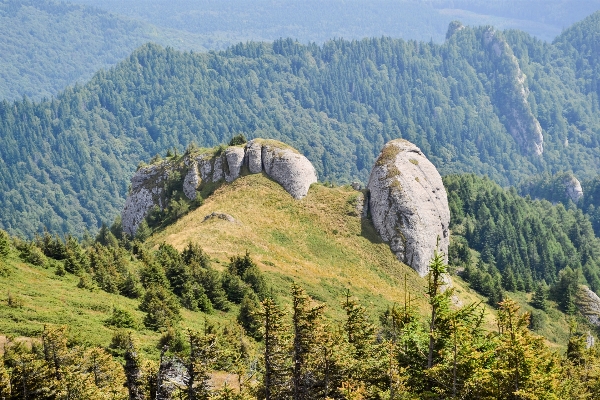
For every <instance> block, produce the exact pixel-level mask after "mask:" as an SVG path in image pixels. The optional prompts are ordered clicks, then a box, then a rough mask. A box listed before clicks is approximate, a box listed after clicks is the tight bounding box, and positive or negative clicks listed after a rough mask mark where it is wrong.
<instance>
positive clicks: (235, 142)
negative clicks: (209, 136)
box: [229, 133, 248, 146]
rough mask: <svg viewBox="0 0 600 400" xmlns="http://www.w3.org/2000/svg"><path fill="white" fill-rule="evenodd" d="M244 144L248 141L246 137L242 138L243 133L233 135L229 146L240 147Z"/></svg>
mask: <svg viewBox="0 0 600 400" xmlns="http://www.w3.org/2000/svg"><path fill="white" fill-rule="evenodd" d="M246 143H248V140H247V139H246V136H244V134H243V133H240V134H238V135H235V136H234V137H232V138H231V140H230V141H229V145H230V146H241V145H243V144H246Z"/></svg>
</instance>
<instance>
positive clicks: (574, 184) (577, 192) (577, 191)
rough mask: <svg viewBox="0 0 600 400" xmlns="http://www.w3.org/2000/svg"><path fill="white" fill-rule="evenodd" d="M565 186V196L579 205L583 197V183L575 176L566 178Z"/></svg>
mask: <svg viewBox="0 0 600 400" xmlns="http://www.w3.org/2000/svg"><path fill="white" fill-rule="evenodd" d="M563 184H564V185H565V194H566V195H567V196H568V197H569V198H570V199H571V200H573V202H574V203H577V202H578V201H579V199H581V198H582V197H583V189H582V188H581V182H579V180H578V179H577V178H575V177H574V176H573V175H570V176H567V177H565V180H564V181H563Z"/></svg>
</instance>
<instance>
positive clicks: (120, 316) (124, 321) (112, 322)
mask: <svg viewBox="0 0 600 400" xmlns="http://www.w3.org/2000/svg"><path fill="white" fill-rule="evenodd" d="M104 323H105V325H108V326H114V327H115V328H131V329H136V328H137V325H138V324H137V322H136V321H135V318H134V317H133V315H131V314H130V313H129V312H128V311H127V310H123V309H120V308H117V307H113V310H112V315H111V316H110V317H109V318H108V319H107V320H106V321H105V322H104Z"/></svg>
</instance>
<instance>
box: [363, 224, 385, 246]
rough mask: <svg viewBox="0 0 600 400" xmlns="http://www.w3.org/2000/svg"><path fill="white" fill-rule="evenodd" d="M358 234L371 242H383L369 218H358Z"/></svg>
mask: <svg viewBox="0 0 600 400" xmlns="http://www.w3.org/2000/svg"><path fill="white" fill-rule="evenodd" d="M360 234H361V236H362V237H364V238H366V239H368V240H369V241H370V242H371V243H375V244H380V243H384V241H383V239H381V236H379V234H378V233H377V231H376V230H375V227H374V226H373V221H371V219H370V218H361V219H360Z"/></svg>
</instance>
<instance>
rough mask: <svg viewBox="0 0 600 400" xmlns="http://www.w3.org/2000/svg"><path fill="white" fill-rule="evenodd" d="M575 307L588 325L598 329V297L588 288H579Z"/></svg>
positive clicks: (599, 312) (599, 308)
mask: <svg viewBox="0 0 600 400" xmlns="http://www.w3.org/2000/svg"><path fill="white" fill-rule="evenodd" d="M577 307H578V308H579V311H580V312H581V314H583V315H584V316H585V317H586V318H587V320H588V321H589V322H590V324H592V325H594V326H599V327H600V297H598V295H597V294H596V293H594V292H593V291H592V290H591V289H590V288H589V287H587V286H581V287H580V288H579V291H578V293H577Z"/></svg>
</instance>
